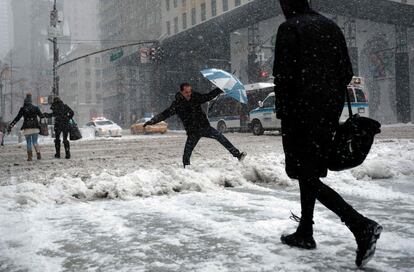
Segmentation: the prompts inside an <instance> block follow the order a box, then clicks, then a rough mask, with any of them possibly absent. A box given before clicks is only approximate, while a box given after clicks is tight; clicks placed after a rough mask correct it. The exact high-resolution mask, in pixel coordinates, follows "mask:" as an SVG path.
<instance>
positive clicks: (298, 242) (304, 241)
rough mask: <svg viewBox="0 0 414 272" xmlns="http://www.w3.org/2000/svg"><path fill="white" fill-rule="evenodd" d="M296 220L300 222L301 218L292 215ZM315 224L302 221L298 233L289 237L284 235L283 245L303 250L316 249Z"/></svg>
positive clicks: (281, 238)
mask: <svg viewBox="0 0 414 272" xmlns="http://www.w3.org/2000/svg"><path fill="white" fill-rule="evenodd" d="M292 216H293V218H294V220H296V221H298V220H299V218H298V217H297V216H296V215H294V214H292ZM291 218H292V217H291ZM312 225H313V222H312V221H308V222H306V221H305V220H302V219H301V220H300V222H299V226H298V228H297V229H296V231H295V232H294V233H292V234H289V235H282V236H281V237H280V240H281V241H282V243H283V244H285V245H288V246H292V247H299V248H303V249H315V248H316V242H315V239H313V226H312Z"/></svg>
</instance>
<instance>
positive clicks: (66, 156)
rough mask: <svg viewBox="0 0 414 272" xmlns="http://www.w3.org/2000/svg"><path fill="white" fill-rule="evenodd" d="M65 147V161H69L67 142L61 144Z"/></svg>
mask: <svg viewBox="0 0 414 272" xmlns="http://www.w3.org/2000/svg"><path fill="white" fill-rule="evenodd" d="M63 145H64V146H65V159H70V145H69V142H63Z"/></svg>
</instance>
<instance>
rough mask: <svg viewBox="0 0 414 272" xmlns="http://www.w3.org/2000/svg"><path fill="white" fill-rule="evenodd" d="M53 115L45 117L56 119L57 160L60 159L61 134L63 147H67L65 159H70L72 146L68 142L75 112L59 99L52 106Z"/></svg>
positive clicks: (47, 114) (46, 114) (48, 114)
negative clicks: (71, 121) (70, 122)
mask: <svg viewBox="0 0 414 272" xmlns="http://www.w3.org/2000/svg"><path fill="white" fill-rule="evenodd" d="M50 109H51V110H52V113H45V116H46V117H48V118H50V117H55V149H56V154H55V158H60V134H62V137H63V145H64V147H65V158H66V159H70V144H69V140H68V134H69V126H70V124H69V121H70V119H72V118H73V115H74V113H73V110H72V109H71V108H70V107H69V106H68V105H66V104H64V103H63V102H62V100H61V99H60V98H59V97H55V98H53V103H52V105H51V106H50Z"/></svg>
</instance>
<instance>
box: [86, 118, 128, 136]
mask: <svg viewBox="0 0 414 272" xmlns="http://www.w3.org/2000/svg"><path fill="white" fill-rule="evenodd" d="M85 127H87V128H91V129H93V130H94V132H95V137H102V136H106V137H122V128H121V127H120V126H118V125H117V124H116V123H114V122H113V121H111V120H108V119H106V118H103V117H100V118H95V119H92V121H91V122H89V123H87V124H86V125H85Z"/></svg>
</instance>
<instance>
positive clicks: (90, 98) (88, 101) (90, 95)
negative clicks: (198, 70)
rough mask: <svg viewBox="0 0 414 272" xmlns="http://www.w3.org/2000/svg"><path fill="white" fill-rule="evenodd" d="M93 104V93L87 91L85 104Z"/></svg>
mask: <svg viewBox="0 0 414 272" xmlns="http://www.w3.org/2000/svg"><path fill="white" fill-rule="evenodd" d="M91 102H92V93H91V91H90V90H89V91H86V93H85V103H91Z"/></svg>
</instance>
